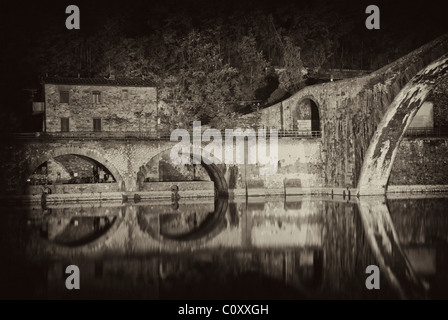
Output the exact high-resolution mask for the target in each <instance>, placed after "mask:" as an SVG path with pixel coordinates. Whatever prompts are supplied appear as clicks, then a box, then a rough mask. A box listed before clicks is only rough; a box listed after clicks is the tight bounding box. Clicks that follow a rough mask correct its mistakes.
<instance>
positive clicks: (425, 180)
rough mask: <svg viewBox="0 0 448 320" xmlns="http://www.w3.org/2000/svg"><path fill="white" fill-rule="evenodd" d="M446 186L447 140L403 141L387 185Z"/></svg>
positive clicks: (447, 182) (447, 168)
mask: <svg viewBox="0 0 448 320" xmlns="http://www.w3.org/2000/svg"><path fill="white" fill-rule="evenodd" d="M424 184H426V185H440V184H445V185H446V184H448V140H446V139H443V138H424V139H423V138H421V139H404V140H403V141H402V142H401V144H400V146H399V149H398V154H397V157H396V158H395V162H394V164H393V167H392V172H391V174H390V178H389V185H424Z"/></svg>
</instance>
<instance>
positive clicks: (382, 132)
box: [358, 54, 448, 195]
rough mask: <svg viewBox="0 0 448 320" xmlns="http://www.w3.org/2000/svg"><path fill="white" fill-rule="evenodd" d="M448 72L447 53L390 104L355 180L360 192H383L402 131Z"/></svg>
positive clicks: (420, 73) (429, 66)
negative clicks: (357, 178)
mask: <svg viewBox="0 0 448 320" xmlns="http://www.w3.org/2000/svg"><path fill="white" fill-rule="evenodd" d="M447 75H448V54H445V55H443V56H442V57H441V58H439V59H437V60H435V61H434V62H433V63H431V64H429V65H428V66H427V67H426V68H424V69H423V70H421V71H420V72H419V73H417V75H416V76H414V77H413V78H412V79H411V80H410V81H409V83H408V84H406V85H405V86H404V87H403V89H402V90H401V91H400V92H399V93H398V95H397V96H396V97H395V99H394V100H393V101H392V103H391V104H390V105H389V107H388V109H387V111H386V113H385V114H384V116H383V118H382V120H381V122H380V123H379V125H378V127H377V129H376V132H375V134H374V136H373V138H372V140H371V142H370V145H369V147H368V149H367V152H366V157H365V159H364V161H363V165H362V169H361V175H360V178H359V182H358V189H359V194H360V195H378V194H385V193H386V190H387V184H388V180H389V176H390V172H391V170H392V165H393V162H394V160H395V157H396V155H397V151H398V147H399V145H400V143H401V141H402V139H403V136H404V133H405V131H406V129H407V128H408V126H409V124H410V123H411V122H412V119H413V118H414V115H415V114H416V113H417V111H418V110H419V109H420V107H421V106H422V104H423V103H424V102H425V100H426V98H427V97H428V95H429V94H430V93H431V92H432V90H433V89H434V87H435V86H436V85H437V83H438V82H439V81H440V79H442V77H444V76H447Z"/></svg>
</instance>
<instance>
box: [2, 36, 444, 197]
mask: <svg viewBox="0 0 448 320" xmlns="http://www.w3.org/2000/svg"><path fill="white" fill-rule="evenodd" d="M447 71H448V35H443V36H441V37H440V38H438V39H436V40H434V41H432V42H430V43H428V44H426V45H424V46H422V47H420V48H419V49H417V50H415V51H413V52H411V53H410V54H408V55H406V56H404V57H402V58H401V59H399V60H397V61H395V62H393V63H391V64H389V65H387V66H385V67H383V68H381V69H379V70H377V71H375V72H373V73H371V74H369V75H366V76H363V77H357V78H352V79H347V80H342V81H337V82H329V83H325V84H319V85H314V86H309V87H305V88H304V89H302V90H300V91H299V92H297V93H296V94H294V95H293V96H292V97H290V98H289V99H287V100H285V101H282V102H281V103H278V104H276V105H273V106H271V107H269V108H265V109H263V110H262V111H261V124H262V126H264V127H266V128H277V129H279V130H282V131H281V132H280V139H279V143H278V156H279V157H278V169H277V171H276V173H275V174H273V175H261V174H260V167H261V164H260V162H259V161H258V162H257V163H256V164H249V163H248V162H247V157H246V162H245V163H244V164H238V165H233V164H232V165H229V164H219V165H214V164H211V165H206V164H205V163H202V167H203V168H204V169H205V171H206V172H207V173H208V176H209V178H208V180H212V181H213V182H214V185H215V189H216V190H217V191H218V192H220V193H223V194H233V195H243V194H244V195H265V194H302V193H306V192H335V193H338V192H339V193H341V192H343V191H342V190H347V189H349V190H350V191H351V192H352V194H353V193H354V192H356V193H357V194H360V195H373V194H385V193H386V191H387V184H388V179H389V175H390V172H391V169H392V164H393V162H394V159H395V156H396V154H397V150H398V146H399V145H400V142H401V140H402V138H403V135H404V132H405V130H406V128H407V127H408V125H409V124H410V122H411V121H412V118H413V116H414V115H415V114H416V112H417V111H418V109H419V108H420V106H421V105H422V103H423V102H424V101H425V99H426V98H427V97H428V95H429V94H430V93H431V91H432V90H433V89H434V88H435V87H436V86H437V84H438V83H439V81H440V80H441V79H443V78H444V77H446V76H447ZM304 103H307V104H309V105H310V108H311V111H310V112H309V113H311V120H314V121H312V125H311V129H312V130H313V131H320V134H319V135H315V136H314V135H311V136H309V137H303V136H302V137H300V136H298V137H291V136H288V137H281V133H282V132H288V130H296V131H297V127H296V123H298V122H297V120H298V119H299V118H297V114H298V113H299V111H298V110H299V106H301V105H303V104H304ZM174 145H175V143H174V142H170V141H161V140H160V141H157V140H151V141H149V140H145V139H113V138H111V139H104V140H101V139H95V138H94V137H92V138H83V139H77V138H76V137H75V138H70V139H67V138H62V137H57V136H53V137H51V138H31V139H27V140H14V139H3V141H2V146H1V151H0V152H1V155H0V157H1V159H0V163H1V164H2V170H1V176H0V178H1V180H2V181H3V183H2V184H1V188H2V194H5V193H10V194H23V193H26V192H27V188H26V181H27V177H29V176H30V175H31V174H32V173H33V172H34V171H35V170H36V168H38V167H39V166H40V165H41V164H42V163H44V162H46V161H48V160H50V159H54V158H55V157H58V156H62V155H68V154H72V155H79V156H83V157H86V158H89V159H93V160H94V161H96V162H98V163H100V164H102V165H103V166H104V167H106V168H107V169H108V170H109V171H110V173H111V174H112V175H113V176H114V178H115V180H116V183H114V184H112V185H110V186H109V188H108V189H107V190H101V191H102V192H104V191H110V192H116V193H129V192H130V193H136V192H137V193H138V192H141V191H144V190H145V188H146V187H145V182H147V181H160V180H163V179H161V178H160V172H159V171H158V170H159V169H158V168H159V167H160V165H159V164H160V161H161V160H163V159H166V157H167V155H168V154H169V150H171V148H172V147H173V146H174ZM205 145H206V144H203V147H204V146H205ZM245 149H246V155H248V154H250V153H251V152H253V151H254V150H253V149H251V147H250V146H247V145H246V147H245ZM316 190H317V191H316ZM93 191H95V190H93ZM93 191H92V192H93ZM97 191H98V190H97ZM347 191H348V190H347ZM71 192H73V190H72V191H71ZM81 193H82V191H81Z"/></svg>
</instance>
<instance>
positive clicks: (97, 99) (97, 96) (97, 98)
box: [92, 91, 101, 104]
mask: <svg viewBox="0 0 448 320" xmlns="http://www.w3.org/2000/svg"><path fill="white" fill-rule="evenodd" d="M92 97H93V103H95V104H100V103H101V92H100V91H93V92H92Z"/></svg>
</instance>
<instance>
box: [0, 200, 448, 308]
mask: <svg viewBox="0 0 448 320" xmlns="http://www.w3.org/2000/svg"><path fill="white" fill-rule="evenodd" d="M447 207H448V196H447V195H429V196H424V195H417V196H412V197H406V198H405V197H397V196H395V197H390V198H388V199H386V198H369V197H362V198H360V199H357V198H351V199H348V198H342V197H338V198H336V197H335V198H334V199H333V198H331V197H317V196H301V197H298V196H297V197H287V198H283V197H282V198H257V197H253V198H250V197H249V198H242V199H233V200H227V199H218V200H217V201H213V200H212V199H195V200H189V199H180V200H179V201H178V202H175V203H172V202H171V201H165V202H164V201H158V202H137V203H119V202H116V203H107V202H97V203H74V204H48V205H47V206H46V207H44V208H42V207H41V206H40V205H30V204H15V205H7V206H4V209H3V210H2V217H1V218H2V223H1V224H0V225H1V226H0V228H1V237H2V241H1V252H2V255H3V261H5V263H3V265H2V267H1V268H2V271H1V285H0V287H1V289H0V292H1V297H2V298H7V299H25V298H31V299H78V298H83V299H104V298H113V299H115V298H119V299H128V298H136V299H400V298H406V299H414V298H425V299H440V298H442V299H446V298H448V289H447V287H448V273H446V270H448V212H447V211H446V208H447ZM69 265H76V266H78V268H79V270H80V290H67V288H66V286H65V280H66V278H67V277H68V276H69V274H66V273H65V271H66V267H67V266H69ZM369 265H376V266H378V267H379V289H371V290H369V289H367V288H366V279H367V278H368V277H369V275H370V274H368V273H366V268H367V267H368V266H369Z"/></svg>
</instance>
